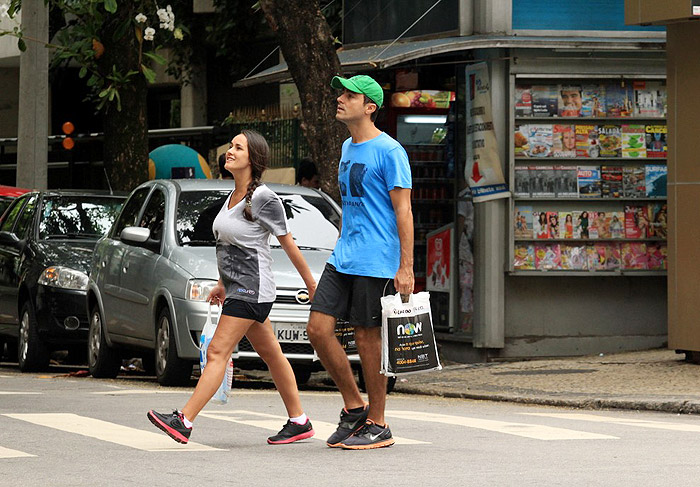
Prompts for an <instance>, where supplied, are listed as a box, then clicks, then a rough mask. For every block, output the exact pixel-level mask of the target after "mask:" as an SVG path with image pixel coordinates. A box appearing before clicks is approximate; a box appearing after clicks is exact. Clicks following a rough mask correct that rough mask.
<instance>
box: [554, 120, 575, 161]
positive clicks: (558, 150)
mask: <svg viewBox="0 0 700 487" xmlns="http://www.w3.org/2000/svg"><path fill="white" fill-rule="evenodd" d="M552 134H553V135H552V155H553V156H554V157H576V132H575V126H574V125H554V126H553V127H552Z"/></svg>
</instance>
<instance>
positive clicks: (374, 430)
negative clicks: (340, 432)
mask: <svg viewBox="0 0 700 487" xmlns="http://www.w3.org/2000/svg"><path fill="white" fill-rule="evenodd" d="M393 444H394V438H393V436H391V430H390V429H389V425H388V424H387V425H384V426H379V425H378V424H377V423H375V422H374V421H372V420H370V419H368V420H367V422H365V425H364V426H363V427H362V428H360V429H359V430H358V431H356V432H355V433H353V434H352V435H350V436H349V437H348V438H347V439H346V440H345V441H343V442H342V443H341V444H340V446H341V448H343V449H344V450H371V449H373V448H384V447H387V446H391V445H393Z"/></svg>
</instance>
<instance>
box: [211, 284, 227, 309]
mask: <svg viewBox="0 0 700 487" xmlns="http://www.w3.org/2000/svg"><path fill="white" fill-rule="evenodd" d="M225 300H226V288H225V287H224V285H223V284H222V283H221V282H219V283H217V284H216V286H214V287H213V288H212V290H211V292H210V293H209V296H207V302H208V303H209V304H215V305H219V306H221V305H223V304H224V301H225Z"/></svg>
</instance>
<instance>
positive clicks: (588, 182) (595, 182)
mask: <svg viewBox="0 0 700 487" xmlns="http://www.w3.org/2000/svg"><path fill="white" fill-rule="evenodd" d="M577 174H578V195H579V197H580V198H600V167H599V166H579V167H578V173H577Z"/></svg>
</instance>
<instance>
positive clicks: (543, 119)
mask: <svg viewBox="0 0 700 487" xmlns="http://www.w3.org/2000/svg"><path fill="white" fill-rule="evenodd" d="M553 120H556V121H558V122H562V121H566V122H571V123H574V122H610V125H614V122H648V121H654V122H665V121H666V117H610V118H608V117H585V118H584V117H515V122H516V123H517V122H551V121H553ZM581 125H585V124H584V123H582V124H581Z"/></svg>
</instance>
